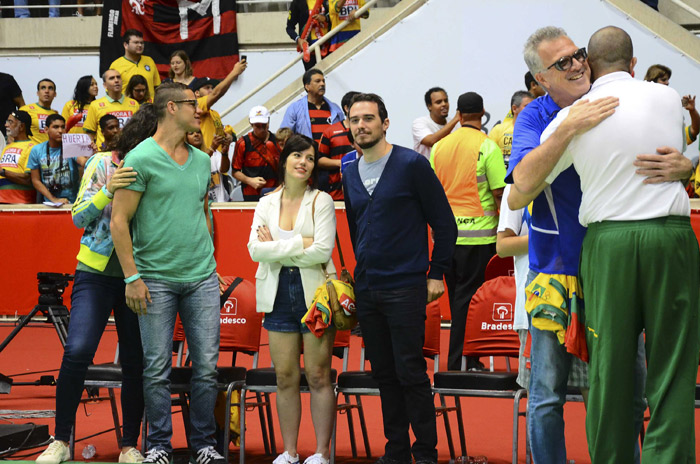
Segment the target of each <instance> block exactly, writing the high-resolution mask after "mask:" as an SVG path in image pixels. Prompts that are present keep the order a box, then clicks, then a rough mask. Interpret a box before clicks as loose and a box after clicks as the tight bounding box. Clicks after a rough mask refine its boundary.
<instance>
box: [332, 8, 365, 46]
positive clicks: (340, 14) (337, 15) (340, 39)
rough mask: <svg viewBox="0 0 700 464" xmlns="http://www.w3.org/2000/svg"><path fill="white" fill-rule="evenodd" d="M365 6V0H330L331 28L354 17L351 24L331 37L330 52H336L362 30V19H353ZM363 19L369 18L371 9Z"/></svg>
mask: <svg viewBox="0 0 700 464" xmlns="http://www.w3.org/2000/svg"><path fill="white" fill-rule="evenodd" d="M363 6H365V0H328V17H329V19H330V21H331V26H330V29H331V30H333V29H335V27H336V26H338V25H339V24H340V23H342V22H343V21H345V20H346V19H352V21H351V22H350V24H348V25H347V26H345V27H344V28H343V29H342V30H341V31H340V32H338V33H337V34H336V35H334V36H333V37H331V46H330V48H329V52H334V51H335V50H337V49H338V47H340V46H341V45H343V44H344V43H345V42H347V41H348V40H350V39H351V38H353V37H354V36H356V35H357V34H359V33H360V31H361V30H362V26H361V24H360V19H359V18H358V19H353V17H352V15H353V13H354V12H355V11H357V10H359V9H360V8H362V7H363ZM362 18H363V19H367V18H369V10H367V11H366V12H365V14H363V15H362Z"/></svg>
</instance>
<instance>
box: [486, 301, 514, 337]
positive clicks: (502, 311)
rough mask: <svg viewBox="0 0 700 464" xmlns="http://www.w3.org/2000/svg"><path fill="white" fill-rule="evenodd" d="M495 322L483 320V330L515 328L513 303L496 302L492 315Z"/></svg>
mask: <svg viewBox="0 0 700 464" xmlns="http://www.w3.org/2000/svg"><path fill="white" fill-rule="evenodd" d="M491 319H493V322H492V323H491V322H485V321H484V322H482V323H481V330H513V305H512V304H511V303H494V304H493V312H492V315H491Z"/></svg>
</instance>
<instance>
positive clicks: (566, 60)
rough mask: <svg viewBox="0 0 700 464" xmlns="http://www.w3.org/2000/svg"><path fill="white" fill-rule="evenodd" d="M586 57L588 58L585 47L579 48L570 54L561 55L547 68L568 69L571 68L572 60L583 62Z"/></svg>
mask: <svg viewBox="0 0 700 464" xmlns="http://www.w3.org/2000/svg"><path fill="white" fill-rule="evenodd" d="M586 58H588V52H586V47H583V48H579V49H578V50H576V52H575V53H574V54H573V55H571V56H562V57H561V58H559V59H558V60H557V61H555V62H554V63H553V64H551V65H549V66H547V69H551V68H554V69H557V70H559V71H568V70H569V69H571V65H572V64H573V62H574V60H576V61H578V62H580V63H583V61H584V60H585V59H586Z"/></svg>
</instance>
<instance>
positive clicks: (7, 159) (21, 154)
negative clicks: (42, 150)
mask: <svg viewBox="0 0 700 464" xmlns="http://www.w3.org/2000/svg"><path fill="white" fill-rule="evenodd" d="M33 147H34V143H33V142H32V141H31V140H22V141H21V142H14V143H11V144H9V145H7V146H6V147H5V149H4V150H3V151H2V154H0V169H5V170H6V171H8V172H15V173H17V174H22V173H28V172H29V171H30V170H29V169H27V161H28V160H29V153H30V152H31V151H32V148H33ZM35 202H36V191H35V190H34V187H32V186H31V185H23V184H15V183H14V182H12V181H10V180H9V179H6V178H5V177H3V176H0V203H21V204H29V203H35Z"/></svg>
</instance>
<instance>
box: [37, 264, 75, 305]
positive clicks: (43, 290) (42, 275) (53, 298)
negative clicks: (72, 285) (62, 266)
mask: <svg viewBox="0 0 700 464" xmlns="http://www.w3.org/2000/svg"><path fill="white" fill-rule="evenodd" d="M36 278H37V280H38V281H39V283H38V287H39V305H46V306H63V292H64V291H65V289H66V287H68V282H70V281H71V280H73V276H72V275H71V274H61V273H58V272H38V273H37V274H36Z"/></svg>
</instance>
